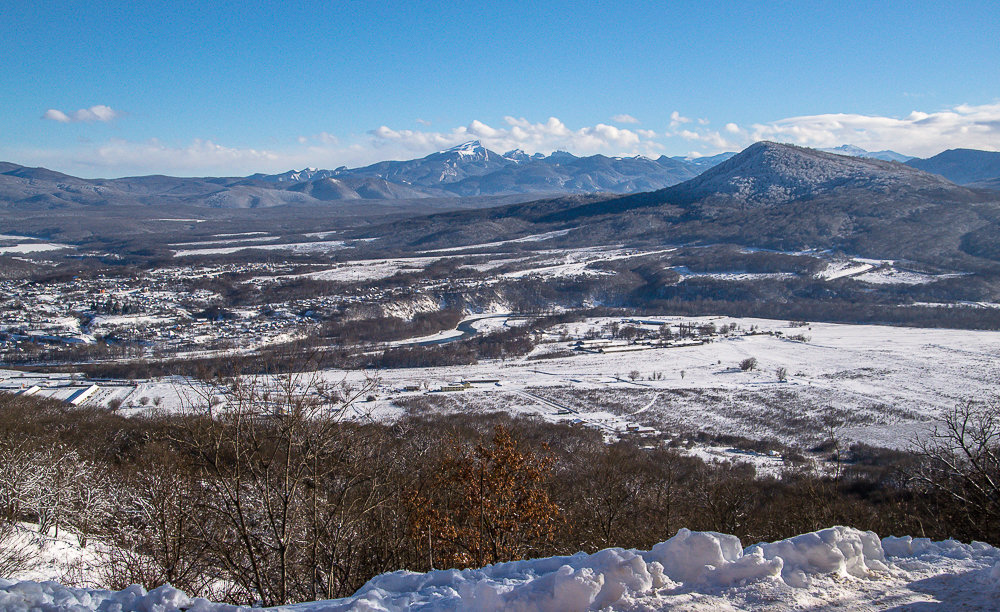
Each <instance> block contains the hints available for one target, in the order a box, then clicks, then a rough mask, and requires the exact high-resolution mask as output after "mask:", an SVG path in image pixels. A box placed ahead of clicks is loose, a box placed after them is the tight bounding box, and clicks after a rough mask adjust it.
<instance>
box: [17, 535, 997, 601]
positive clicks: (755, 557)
mask: <svg viewBox="0 0 1000 612" xmlns="http://www.w3.org/2000/svg"><path fill="white" fill-rule="evenodd" d="M997 601H1000V550H998V549H996V548H994V547H992V546H989V545H986V544H982V543H973V544H962V543H959V542H956V541H953V540H949V541H946V542H931V541H929V540H926V539H920V538H917V539H914V538H910V537H904V538H885V539H883V540H879V538H878V536H876V535H875V534H874V533H872V532H864V531H858V530H856V529H852V528H849V527H832V528H829V529H824V530H822V531H817V532H813V533H807V534H804V535H800V536H796V537H794V538H789V539H787V540H781V541H779V542H773V543H764V544H757V545H754V546H751V547H749V548H746V549H744V548H743V547H742V545H741V543H740V541H739V539H738V538H736V537H735V536H731V535H725V534H720V533H713V532H692V531H688V530H686V529H682V530H680V531H679V532H678V533H677V535H675V536H674V537H673V538H671V539H669V540H667V541H666V542H662V543H660V544H657V545H656V546H654V547H653V549H652V550H650V551H635V550H623V549H620V548H610V549H607V550H602V551H600V552H598V553H595V554H593V555H587V554H584V553H578V554H576V555H573V556H569V557H549V558H545V559H534V560H530V561H514V562H511V563H501V564H497V565H492V566H487V567H484V568H482V569H475V570H462V571H459V570H438V571H432V572H428V573H426V574H417V573H413V572H406V571H399V572H393V573H390V574H383V575H381V576H377V577H375V578H373V579H372V580H371V581H369V582H368V584H366V585H365V586H364V587H362V588H361V589H360V590H359V591H358V592H357V593H356V594H355V595H354V596H352V597H349V598H346V599H340V600H332V601H322V602H312V603H304V604H297V605H294V606H287V607H286V608H285V609H286V610H290V611H292V610H294V611H295V612H334V611H340V610H372V611H374V610H404V609H406V610H410V609H416V610H589V609H606V608H612V609H630V610H633V609H638V610H655V609H663V608H673V607H681V608H683V609H686V610H719V609H724V610H725V609H730V610H732V609H749V608H760V607H767V608H768V609H774V610H782V609H793V608H795V609H802V608H804V607H808V608H811V609H823V608H830V609H833V608H837V609H845V608H846V609H850V608H864V609H872V608H875V609H882V608H890V607H896V606H900V605H906V604H913V603H918V602H942V603H945V604H948V605H949V606H951V607H962V608H963V609H984V610H987V609H996V606H997V603H996V602H997ZM0 609H3V610H10V611H21V610H31V609H36V610H45V611H52V612H55V611H63V610H65V611H72V612H85V611H92V610H98V611H107V612H132V611H135V612H154V611H155V612H161V611H162V612H167V611H169V610H178V609H185V610H190V611H192V612H229V611H233V610H237V609H238V608H236V607H233V606H226V605H221V604H213V603H209V602H207V601H205V600H202V599H192V598H189V597H187V596H186V595H184V594H183V593H181V592H180V591H178V590H176V589H173V588H171V587H169V586H164V587H160V588H158V589H155V590H153V591H150V592H149V593H146V592H145V591H143V590H142V589H141V588H139V587H131V588H129V589H126V590H124V591H119V592H116V593H115V592H110V591H95V590H86V589H72V588H67V587H63V586H61V585H59V584H56V583H53V582H45V583H37V582H22V583H17V584H15V583H11V582H8V581H0Z"/></svg>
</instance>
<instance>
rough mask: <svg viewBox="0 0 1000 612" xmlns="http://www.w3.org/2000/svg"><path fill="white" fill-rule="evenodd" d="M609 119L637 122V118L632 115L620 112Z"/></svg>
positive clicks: (618, 121)
mask: <svg viewBox="0 0 1000 612" xmlns="http://www.w3.org/2000/svg"><path fill="white" fill-rule="evenodd" d="M611 120H612V121H614V122H615V123H639V120H638V119H636V118H635V117H633V116H632V115H627V114H621V115H615V116H613V117H611Z"/></svg>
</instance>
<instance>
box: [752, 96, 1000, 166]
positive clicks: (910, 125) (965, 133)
mask: <svg viewBox="0 0 1000 612" xmlns="http://www.w3.org/2000/svg"><path fill="white" fill-rule="evenodd" d="M750 131H751V133H750V138H751V139H752V140H754V141H756V140H782V141H788V142H793V143H795V144H799V145H803V146H808V147H834V146H838V145H842V144H853V145H857V146H859V147H861V148H863V149H868V150H870V151H876V150H882V149H893V150H896V151H899V152H900V153H906V154H909V155H918V156H921V157H926V156H930V155H936V154H937V153H940V152H941V151H943V150H945V149H953V148H971V149H986V150H991V151H996V150H998V149H1000V104H984V105H979V106H974V105H969V104H962V105H959V106H956V107H954V108H950V109H945V110H939V111H935V112H923V111H913V112H911V113H910V114H909V115H907V116H905V117H902V118H896V117H884V116H879V115H857V114H849V113H835V114H825V115H806V116H802V117H790V118H788V119H781V120H778V121H773V122H770V123H761V124H755V125H753V127H752V128H751V130H750Z"/></svg>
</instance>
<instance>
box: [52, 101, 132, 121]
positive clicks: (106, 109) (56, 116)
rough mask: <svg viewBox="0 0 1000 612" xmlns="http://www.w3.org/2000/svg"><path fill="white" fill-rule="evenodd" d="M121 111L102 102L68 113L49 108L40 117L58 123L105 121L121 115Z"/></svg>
mask: <svg viewBox="0 0 1000 612" xmlns="http://www.w3.org/2000/svg"><path fill="white" fill-rule="evenodd" d="M121 116H122V113H121V112H120V111H116V110H115V109H113V108H111V107H110V106H105V105H104V104H97V105H95V106H91V107H90V108H81V109H80V110H76V111H72V112H70V113H64V112H63V111H61V110H59V109H57V108H50V109H49V110H47V111H45V114H43V115H42V119H48V120H50V121H58V122H59V123H81V122H83V123H92V122H94V121H102V122H104V123H107V122H108V121H111V120H113V119H117V118H118V117H121Z"/></svg>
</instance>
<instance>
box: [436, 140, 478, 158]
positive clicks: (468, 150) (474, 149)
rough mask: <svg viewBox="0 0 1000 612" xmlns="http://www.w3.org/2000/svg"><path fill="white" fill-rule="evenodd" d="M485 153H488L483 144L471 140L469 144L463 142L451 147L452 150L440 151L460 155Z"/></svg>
mask: <svg viewBox="0 0 1000 612" xmlns="http://www.w3.org/2000/svg"><path fill="white" fill-rule="evenodd" d="M484 151H486V148H485V147H484V146H483V143H481V142H479V141H478V140H470V141H468V142H463V143H462V144H460V145H455V146H454V147H451V148H450V149H445V150H444V151H440V153H458V154H459V155H477V154H479V153H482V152H484Z"/></svg>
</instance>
